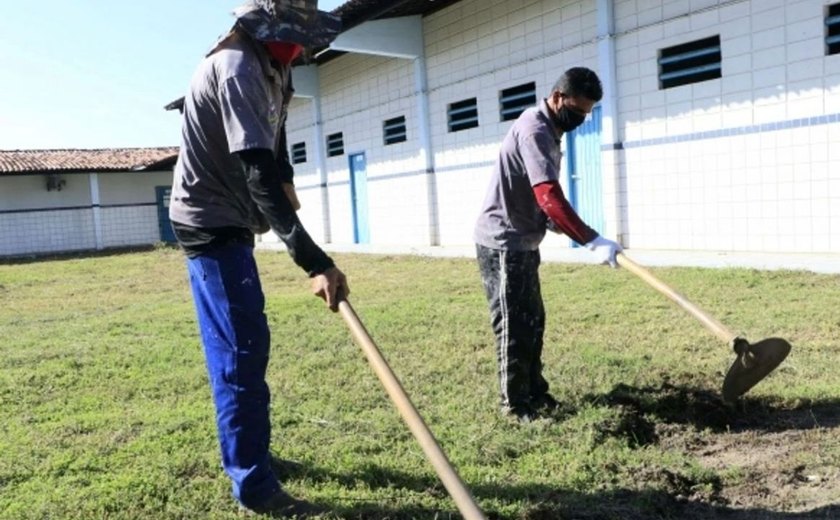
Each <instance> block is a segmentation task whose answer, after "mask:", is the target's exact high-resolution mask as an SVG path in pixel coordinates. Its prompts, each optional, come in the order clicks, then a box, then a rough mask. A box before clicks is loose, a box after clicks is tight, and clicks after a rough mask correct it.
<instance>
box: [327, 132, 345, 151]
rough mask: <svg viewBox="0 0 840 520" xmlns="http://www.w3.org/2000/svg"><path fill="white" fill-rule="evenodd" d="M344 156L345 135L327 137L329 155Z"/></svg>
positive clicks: (339, 133) (338, 134)
mask: <svg viewBox="0 0 840 520" xmlns="http://www.w3.org/2000/svg"><path fill="white" fill-rule="evenodd" d="M343 154H344V134H343V133H342V132H338V133H337V134H330V135H328V136H327V155H328V156H329V157H335V156H338V155H343Z"/></svg>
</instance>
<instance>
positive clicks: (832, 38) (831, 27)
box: [825, 4, 840, 54]
mask: <svg viewBox="0 0 840 520" xmlns="http://www.w3.org/2000/svg"><path fill="white" fill-rule="evenodd" d="M825 53H826V54H840V4H834V5H830V6H828V13H827V14H826V17H825Z"/></svg>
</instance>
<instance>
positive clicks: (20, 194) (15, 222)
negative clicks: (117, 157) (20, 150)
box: [0, 172, 172, 256]
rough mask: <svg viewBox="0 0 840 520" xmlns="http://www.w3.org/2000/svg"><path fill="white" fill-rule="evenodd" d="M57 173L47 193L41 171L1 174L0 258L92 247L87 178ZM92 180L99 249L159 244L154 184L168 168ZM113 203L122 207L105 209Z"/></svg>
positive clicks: (168, 178) (162, 181) (163, 181)
mask: <svg viewBox="0 0 840 520" xmlns="http://www.w3.org/2000/svg"><path fill="white" fill-rule="evenodd" d="M61 176H62V178H63V179H64V180H65V181H66V184H65V185H64V188H63V189H62V190H61V191H50V192H48V191H46V189H45V186H44V184H45V180H44V177H43V176H40V175H34V176H13V177H0V237H2V240H0V256H4V255H25V254H35V253H54V252H64V251H77V250H87V249H95V248H96V247H97V244H96V238H95V231H94V219H93V210H92V207H91V197H90V176H89V175H87V174H62V175H61ZM97 178H98V181H99V194H100V204H101V205H102V206H103V207H102V208H101V209H100V221H101V232H102V238H103V244H102V245H103V247H106V248H107V247H120V246H130V245H147V244H154V243H156V242H158V241H159V240H160V231H159V225H158V214H157V207H156V206H155V205H154V203H155V202H156V201H155V189H154V188H155V186H168V185H170V184H171V182H172V174H171V172H132V173H100V174H98V175H97ZM116 204H119V205H124V206H120V207H107V206H108V205H116ZM150 204H151V205H150Z"/></svg>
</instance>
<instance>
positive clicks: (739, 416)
mask: <svg viewBox="0 0 840 520" xmlns="http://www.w3.org/2000/svg"><path fill="white" fill-rule="evenodd" d="M589 397H590V399H591V400H592V401H593V402H598V403H601V404H607V405H610V406H613V407H615V408H616V409H617V410H618V412H619V413H618V414H617V417H618V419H616V420H615V421H613V422H612V423H610V424H604V425H603V428H602V429H601V431H600V434H601V435H610V436H614V437H624V438H626V439H627V442H628V446H631V447H641V446H645V445H656V446H658V447H659V448H665V449H668V450H674V451H678V452H682V453H686V454H688V455H690V456H691V457H692V458H694V459H695V460H696V461H697V462H698V463H699V464H700V465H702V466H703V467H706V468H709V469H711V470H713V471H711V472H709V475H708V476H707V477H703V479H704V481H703V482H696V481H694V480H693V479H696V478H697V477H696V476H694V477H690V476H689V474H681V473H679V472H678V471H673V470H671V469H667V468H662V467H655V468H653V467H652V468H642V469H641V470H640V471H639V472H638V474H635V475H634V477H635V478H636V482H637V483H638V489H634V490H628V491H629V492H631V493H633V501H634V502H635V501H638V500H639V497H640V494H642V495H644V494H645V493H647V492H646V491H645V490H650V489H657V490H662V492H663V494H653V495H648V496H645V498H644V502H646V503H648V504H649V505H651V504H653V505H655V507H654V509H658V510H659V511H661V516H659V515H658V516H656V518H679V519H680V520H694V519H699V518H736V519H738V520H753V519H772V520H775V519H788V518H789V519H837V520H840V400H838V399H827V400H802V401H799V402H793V403H791V402H780V401H776V400H773V399H767V398H750V397H747V398H745V399H743V400H742V401H740V402H739V403H738V404H737V405H736V406H731V405H727V404H726V403H724V402H723V401H722V400H721V399H720V398H719V396H718V395H717V394H716V393H715V392H712V391H709V390H707V389H703V388H695V387H689V386H680V385H675V384H671V383H670V382H666V383H664V384H662V385H661V386H658V387H641V388H638V387H632V386H628V385H617V386H616V387H615V388H614V389H613V390H612V391H611V392H609V393H607V394H605V395H599V396H589ZM615 498H616V499H618V501H619V503H620V502H621V500H622V497H620V496H616V497H615ZM616 505H618V504H616ZM625 505H627V504H625ZM619 507H621V506H619ZM632 509H633V508H632V507H629V508H628V511H631V510H632ZM601 511H602V513H603V509H602V510H601ZM575 513H576V514H579V511H576V512H575ZM573 516H576V515H573ZM622 516H623V517H624V518H635V517H634V516H633V515H632V513H631V514H629V515H627V514H625V515H621V514H618V515H616V517H622ZM606 517H612V515H609V514H608V515H606V516H605V518H606ZM581 518H584V517H581ZM593 518H594V517H593Z"/></svg>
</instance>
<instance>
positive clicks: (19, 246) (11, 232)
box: [0, 209, 96, 256]
mask: <svg viewBox="0 0 840 520" xmlns="http://www.w3.org/2000/svg"><path fill="white" fill-rule="evenodd" d="M0 236H2V237H3V239H2V240H0V256H13V255H26V254H35V253H53V252H62V251H76V250H82V249H94V248H95V247H96V242H95V239H94V236H93V216H92V213H91V211H90V210H82V209H80V210H66V211H42V212H37V213H6V214H0Z"/></svg>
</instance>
